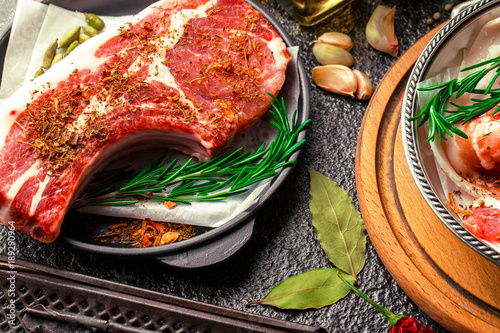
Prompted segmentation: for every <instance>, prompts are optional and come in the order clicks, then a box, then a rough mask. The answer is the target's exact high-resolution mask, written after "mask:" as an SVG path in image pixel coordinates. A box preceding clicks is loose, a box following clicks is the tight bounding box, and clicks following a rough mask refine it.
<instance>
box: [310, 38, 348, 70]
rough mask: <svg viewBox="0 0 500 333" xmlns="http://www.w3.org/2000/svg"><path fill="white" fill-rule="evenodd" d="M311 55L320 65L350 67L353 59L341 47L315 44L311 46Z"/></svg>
mask: <svg viewBox="0 0 500 333" xmlns="http://www.w3.org/2000/svg"><path fill="white" fill-rule="evenodd" d="M312 51H313V54H314V56H315V57H316V60H318V62H319V63H320V64H322V65H335V64H336V65H344V66H352V64H354V58H353V57H352V55H351V54H350V53H349V52H348V51H346V50H344V49H343V48H341V47H338V46H335V45H330V44H326V43H315V44H314V46H313V50H312Z"/></svg>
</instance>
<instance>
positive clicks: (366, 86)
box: [352, 69, 373, 100]
mask: <svg viewBox="0 0 500 333" xmlns="http://www.w3.org/2000/svg"><path fill="white" fill-rule="evenodd" d="M352 73H353V74H354V76H355V77H356V83H357V88H356V93H355V94H354V95H355V96H356V98H357V99H359V100H367V99H370V97H372V93H373V86H372V82H371V81H370V78H369V77H368V75H366V74H365V73H363V72H361V71H358V70H357V69H353V71H352Z"/></svg>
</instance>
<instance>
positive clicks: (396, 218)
mask: <svg viewBox="0 0 500 333" xmlns="http://www.w3.org/2000/svg"><path fill="white" fill-rule="evenodd" d="M439 28H440V27H437V28H436V29H434V30H432V31H431V32H429V33H428V34H427V35H426V36H424V37H423V38H422V39H420V40H419V41H418V42H417V43H415V45H413V46H412V47H411V48H410V49H409V50H408V51H406V52H405V53H404V54H403V55H402V56H401V57H400V58H399V59H398V61H397V62H396V63H395V65H394V66H393V67H392V68H391V69H390V71H389V72H388V73H387V75H386V76H385V77H384V79H383V80H382V81H381V82H380V84H379V85H378V87H377V90H376V92H375V94H374V95H373V96H372V98H371V101H370V104H369V105H368V108H367V110H366V113H365V116H364V119H363V123H362V125H361V129H360V134H359V138H358V146H357V152H356V185H357V191H358V198H359V204H360V208H361V213H362V215H363V219H364V221H365V223H366V227H367V230H368V234H369V236H370V239H371V241H372V243H373V244H374V246H375V249H376V250H377V253H378V254H379V256H380V258H381V259H382V261H383V262H384V265H385V266H386V268H387V269H388V271H389V272H390V274H391V275H392V276H393V277H394V279H395V280H396V281H397V283H398V284H399V286H400V287H401V288H402V289H403V290H404V291H405V293H406V294H407V295H408V296H409V297H410V298H411V299H412V300H413V301H414V302H415V303H416V304H417V305H418V306H419V307H420V308H421V309H422V310H424V311H425V312H426V313H427V314H428V315H429V316H431V317H432V318H433V319H434V320H436V321H437V322H438V323H439V324H441V325H442V326H443V327H445V328H446V329H448V330H449V331H451V332H487V333H492V332H500V266H498V265H496V264H494V263H492V262H491V261H489V260H488V259H486V258H484V257H483V256H482V255H480V254H478V253H477V252H475V251H474V250H472V249H471V248H470V247H469V246H467V245H466V244H465V243H463V242H462V241H461V240H460V239H458V238H457V237H456V236H454V235H453V233H452V232H451V231H450V230H448V228H447V227H446V226H445V225H444V224H442V223H441V222H440V220H439V219H438V218H437V217H436V216H435V215H434V213H433V212H432V210H431V208H430V207H429V206H428V205H427V203H426V201H425V199H424V198H423V197H422V195H421V194H420V192H419V190H418V187H417V185H416V184H415V182H414V180H413V178H412V176H411V173H410V170H409V168H408V165H407V163H406V157H405V153H404V150H403V144H402V138H401V130H400V119H401V113H400V109H401V105H402V100H403V95H404V90H405V86H406V82H407V81H408V76H409V74H410V72H411V69H412V67H413V64H414V63H415V62H416V60H417V59H418V57H419V56H420V54H421V52H422V50H423V49H424V48H425V46H426V45H427V43H428V42H429V41H430V40H431V39H432V37H433V36H434V35H435V34H436V33H437V31H438V30H439Z"/></svg>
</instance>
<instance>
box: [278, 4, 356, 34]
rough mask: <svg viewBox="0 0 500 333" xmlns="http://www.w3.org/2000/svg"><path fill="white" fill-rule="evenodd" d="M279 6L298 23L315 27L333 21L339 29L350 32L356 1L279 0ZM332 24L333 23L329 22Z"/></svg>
mask: <svg viewBox="0 0 500 333" xmlns="http://www.w3.org/2000/svg"><path fill="white" fill-rule="evenodd" d="M278 2H279V4H280V5H281V6H283V8H284V9H285V10H286V11H287V12H288V14H289V15H290V16H291V17H293V18H294V19H295V20H296V21H297V22H299V23H300V24H301V25H304V26H313V25H316V24H318V23H320V22H324V21H326V20H327V19H329V20H333V21H335V22H333V23H334V24H335V25H338V27H337V28H344V29H342V30H350V28H349V25H351V24H352V22H351V21H353V18H352V12H353V5H354V0H278ZM328 23H329V24H331V23H332V22H328Z"/></svg>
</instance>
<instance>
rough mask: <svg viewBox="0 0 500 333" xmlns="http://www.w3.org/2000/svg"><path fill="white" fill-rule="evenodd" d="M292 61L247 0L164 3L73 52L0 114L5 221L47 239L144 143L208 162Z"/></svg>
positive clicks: (257, 111)
mask: <svg viewBox="0 0 500 333" xmlns="http://www.w3.org/2000/svg"><path fill="white" fill-rule="evenodd" d="M289 60H290V56H289V54H288V52H287V50H286V47H285V45H284V43H283V41H282V39H281V38H280V36H279V35H278V33H277V32H276V31H275V30H274V29H273V28H272V27H271V25H270V24H269V22H267V20H266V19H265V18H264V17H263V16H262V15H261V14H260V13H259V12H257V11H255V10H254V9H253V8H252V7H251V6H250V5H248V4H246V3H245V2H243V1H242V0H219V1H217V0H210V1H208V0H167V1H162V2H159V3H156V4H154V5H152V6H150V7H148V8H147V9H145V10H144V11H143V12H141V13H140V14H139V15H137V17H136V19H135V21H134V22H132V23H128V24H125V25H124V26H123V27H122V28H120V29H119V30H118V31H115V32H110V33H105V34H101V35H99V36H97V37H94V38H93V39H91V40H90V41H88V42H86V43H84V44H82V45H81V46H79V47H78V48H77V49H75V51H73V52H72V53H71V54H70V55H69V56H68V57H67V58H65V59H64V60H63V61H61V62H59V63H58V64H56V65H55V66H54V67H52V68H51V69H50V70H49V71H47V73H45V74H44V75H42V76H40V77H38V78H37V79H36V80H34V81H33V82H31V83H30V84H29V85H27V86H24V87H23V88H21V89H20V90H19V91H17V92H16V93H15V94H14V95H13V96H11V98H9V99H8V100H7V101H6V102H5V103H4V104H3V105H2V106H1V109H0V117H1V121H0V219H1V221H2V222H3V223H4V224H7V223H8V222H9V221H14V222H15V226H16V229H17V230H18V231H21V232H24V233H26V234H28V235H30V236H32V237H34V238H36V239H38V240H40V241H44V242H51V241H53V240H54V239H55V238H56V237H57V236H58V234H59V230H60V227H61V223H62V220H63V218H64V215H65V213H66V211H67V210H68V208H69V207H70V205H71V202H72V201H73V199H74V198H75V196H76V195H77V192H78V189H79V188H81V187H82V186H84V185H85V183H86V182H87V181H88V179H89V177H90V175H91V173H92V172H93V170H95V169H96V168H95V167H96V166H101V165H103V163H104V162H106V161H107V160H108V159H110V157H111V156H113V155H115V154H116V153H117V152H120V151H123V150H124V149H130V148H133V147H142V146H144V145H146V144H147V145H150V144H156V145H158V144H162V145H163V146H167V147H172V148H175V149H179V150H181V151H183V152H185V153H186V154H190V155H193V156H196V157H198V158H200V159H203V160H207V159H209V158H210V157H211V156H212V155H213V154H214V152H215V151H217V149H218V148H219V147H221V146H222V145H223V144H224V143H225V142H226V141H227V140H228V139H229V138H231V137H233V136H234V135H235V134H236V133H237V132H239V131H242V130H245V129H246V128H248V127H249V126H251V125H252V124H253V123H255V122H256V121H257V120H258V119H259V118H260V117H261V116H262V115H263V113H265V111H266V110H267V108H268V106H269V105H268V99H269V97H268V96H267V92H270V93H272V94H275V95H276V94H277V93H278V92H279V90H280V89H281V87H282V85H283V82H284V80H285V69H286V67H287V65H288V62H289Z"/></svg>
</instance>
